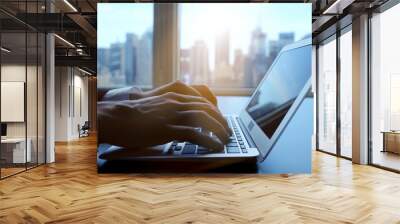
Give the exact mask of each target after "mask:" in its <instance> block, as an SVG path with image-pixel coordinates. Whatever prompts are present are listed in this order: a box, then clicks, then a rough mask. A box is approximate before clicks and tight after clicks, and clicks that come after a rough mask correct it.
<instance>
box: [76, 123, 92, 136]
mask: <svg viewBox="0 0 400 224" xmlns="http://www.w3.org/2000/svg"><path fill="white" fill-rule="evenodd" d="M89 130H90V123H89V121H85V123H84V124H83V125H82V127H81V126H80V125H79V124H78V132H79V138H81V137H87V136H89Z"/></svg>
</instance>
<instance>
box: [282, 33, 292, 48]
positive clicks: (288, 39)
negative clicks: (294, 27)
mask: <svg viewBox="0 0 400 224" xmlns="http://www.w3.org/2000/svg"><path fill="white" fill-rule="evenodd" d="M279 42H280V43H281V44H282V45H283V46H286V45H288V44H291V43H293V42H294V33H293V32H284V33H279Z"/></svg>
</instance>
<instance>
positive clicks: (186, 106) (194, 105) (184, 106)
mask: <svg viewBox="0 0 400 224" xmlns="http://www.w3.org/2000/svg"><path fill="white" fill-rule="evenodd" d="M176 106H177V110H180V111H187V110H200V111H204V112H206V113H208V114H209V115H211V116H212V117H213V118H214V119H216V120H217V121H219V122H220V123H221V124H222V126H223V127H224V128H225V130H226V131H227V132H228V133H230V134H232V130H231V129H230V128H229V125H228V122H227V121H226V120H225V118H224V117H223V116H222V114H221V113H220V112H219V111H218V110H217V109H216V108H215V107H214V106H213V105H210V104H209V103H201V102H200V103H199V102H190V103H178V104H176Z"/></svg>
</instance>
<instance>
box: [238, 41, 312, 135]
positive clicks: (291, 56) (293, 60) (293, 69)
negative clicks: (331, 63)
mask: <svg viewBox="0 0 400 224" xmlns="http://www.w3.org/2000/svg"><path fill="white" fill-rule="evenodd" d="M310 76H311V45H306V46H303V47H299V48H294V49H290V50H286V51H283V52H282V53H281V54H280V55H279V56H278V58H276V59H275V63H274V64H273V65H272V67H271V68H270V70H269V71H268V72H267V74H266V77H265V78H264V79H263V81H262V82H261V83H260V85H259V86H260V87H259V88H258V89H257V90H256V92H255V93H254V95H253V97H252V99H251V100H250V103H249V105H248V106H247V108H246V110H247V112H248V113H249V114H250V116H251V117H252V118H253V120H254V121H255V122H256V123H257V124H258V126H259V127H260V128H261V129H262V130H263V132H264V133H265V135H267V136H268V138H271V137H272V136H273V135H274V133H275V131H276V129H277V128H278V127H279V124H280V123H281V122H282V120H283V118H284V117H285V115H286V113H287V112H288V111H289V109H290V107H291V106H292V104H293V103H294V101H295V100H296V98H297V96H298V95H299V94H300V92H301V90H302V89H303V87H304V85H305V84H306V83H307V81H308V79H309V78H310Z"/></svg>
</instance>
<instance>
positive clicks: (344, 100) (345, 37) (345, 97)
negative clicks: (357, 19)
mask: <svg viewBox="0 0 400 224" xmlns="http://www.w3.org/2000/svg"><path fill="white" fill-rule="evenodd" d="M352 74H353V72H352V32H351V26H350V27H348V28H347V29H345V30H344V31H342V34H341V36H340V154H341V155H342V156H345V157H348V158H351V157H352V147H351V146H352V96H353V94H352Z"/></svg>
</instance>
